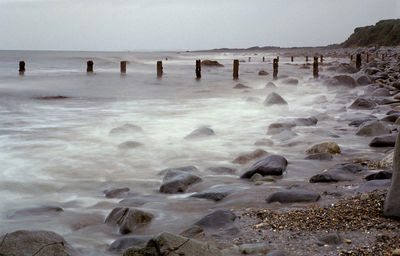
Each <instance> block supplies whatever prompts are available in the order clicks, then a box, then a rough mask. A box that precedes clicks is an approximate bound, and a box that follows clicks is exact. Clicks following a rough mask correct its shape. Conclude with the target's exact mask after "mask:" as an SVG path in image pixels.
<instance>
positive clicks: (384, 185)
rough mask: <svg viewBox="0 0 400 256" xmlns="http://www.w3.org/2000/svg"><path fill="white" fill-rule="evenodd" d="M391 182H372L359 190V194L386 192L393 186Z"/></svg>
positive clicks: (363, 185)
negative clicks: (377, 191) (375, 191)
mask: <svg viewBox="0 0 400 256" xmlns="http://www.w3.org/2000/svg"><path fill="white" fill-rule="evenodd" d="M391 182H392V181H391V180H370V181H367V182H365V183H364V184H362V185H361V186H359V187H358V188H357V191H358V192H370V191H374V190H386V189H388V188H389V186H390V184H391Z"/></svg>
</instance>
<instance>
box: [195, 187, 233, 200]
mask: <svg viewBox="0 0 400 256" xmlns="http://www.w3.org/2000/svg"><path fill="white" fill-rule="evenodd" d="M237 190H238V187H236V186H229V185H226V186H217V187H212V188H210V189H207V190H204V191H202V192H198V193H196V194H193V195H191V196H190V197H196V198H204V199H210V200H214V201H216V202H217V201H221V200H222V199H224V198H225V197H226V196H228V195H230V194H232V193H233V192H235V191H237Z"/></svg>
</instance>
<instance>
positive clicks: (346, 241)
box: [343, 239, 352, 244]
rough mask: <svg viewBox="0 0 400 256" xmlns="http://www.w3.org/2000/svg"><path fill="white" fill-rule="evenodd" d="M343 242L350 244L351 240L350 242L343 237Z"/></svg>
mask: <svg viewBox="0 0 400 256" xmlns="http://www.w3.org/2000/svg"><path fill="white" fill-rule="evenodd" d="M343 243H346V244H351V243H352V242H351V240H350V239H343Z"/></svg>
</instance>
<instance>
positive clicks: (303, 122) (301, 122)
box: [293, 116, 318, 126]
mask: <svg viewBox="0 0 400 256" xmlns="http://www.w3.org/2000/svg"><path fill="white" fill-rule="evenodd" d="M293 122H294V123H295V124H296V125H297V126H313V125H316V124H317V123H318V119H317V118H316V117H314V116H311V117H307V118H296V119H294V120H293Z"/></svg>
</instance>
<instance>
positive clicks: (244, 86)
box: [233, 84, 250, 89]
mask: <svg viewBox="0 0 400 256" xmlns="http://www.w3.org/2000/svg"><path fill="white" fill-rule="evenodd" d="M249 88H250V87H249V86H247V85H244V84H237V85H235V86H234V87H233V89H249Z"/></svg>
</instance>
